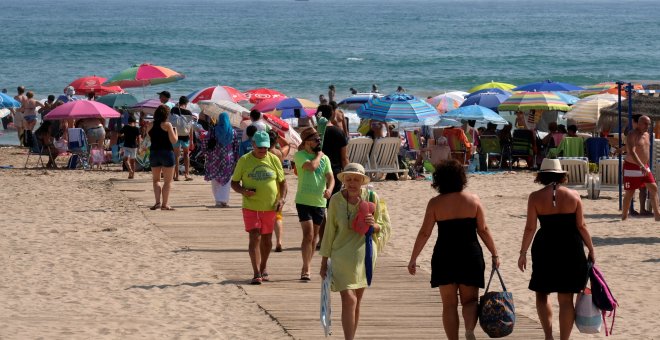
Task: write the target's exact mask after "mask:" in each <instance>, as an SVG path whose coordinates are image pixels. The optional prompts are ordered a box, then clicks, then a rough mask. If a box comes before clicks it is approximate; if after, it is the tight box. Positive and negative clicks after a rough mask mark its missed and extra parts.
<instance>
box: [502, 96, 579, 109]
mask: <svg viewBox="0 0 660 340" xmlns="http://www.w3.org/2000/svg"><path fill="white" fill-rule="evenodd" d="M498 109H499V111H531V110H546V111H553V110H556V111H568V110H569V108H568V104H566V103H564V102H563V101H562V100H561V98H559V97H558V96H557V95H556V94H554V93H551V92H516V93H514V94H513V95H511V97H509V98H507V99H506V100H505V101H504V102H502V104H500V106H499V107H498Z"/></svg>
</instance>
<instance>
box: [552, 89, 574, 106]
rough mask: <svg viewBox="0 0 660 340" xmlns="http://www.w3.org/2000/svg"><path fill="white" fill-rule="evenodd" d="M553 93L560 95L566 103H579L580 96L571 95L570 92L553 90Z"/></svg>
mask: <svg viewBox="0 0 660 340" xmlns="http://www.w3.org/2000/svg"><path fill="white" fill-rule="evenodd" d="M552 93H554V94H556V95H557V97H559V99H561V101H563V102H564V103H566V104H568V105H573V104H575V103H577V102H578V100H580V98H578V97H576V96H571V95H570V94H566V93H564V92H559V91H552Z"/></svg>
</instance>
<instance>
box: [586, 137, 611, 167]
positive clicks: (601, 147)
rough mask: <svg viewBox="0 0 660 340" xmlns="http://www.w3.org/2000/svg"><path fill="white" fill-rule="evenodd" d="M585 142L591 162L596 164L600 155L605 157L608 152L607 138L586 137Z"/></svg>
mask: <svg viewBox="0 0 660 340" xmlns="http://www.w3.org/2000/svg"><path fill="white" fill-rule="evenodd" d="M585 143H586V144H587V157H589V162H591V163H596V164H598V161H599V160H600V158H601V157H607V156H608V155H609V154H610V143H609V141H608V140H607V138H603V137H598V138H588V139H587V140H586V141H585Z"/></svg>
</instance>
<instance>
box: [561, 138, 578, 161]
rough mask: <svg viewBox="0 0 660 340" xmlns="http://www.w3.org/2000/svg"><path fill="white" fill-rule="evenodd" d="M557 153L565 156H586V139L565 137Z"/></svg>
mask: <svg viewBox="0 0 660 340" xmlns="http://www.w3.org/2000/svg"><path fill="white" fill-rule="evenodd" d="M557 153H558V154H559V155H562V156H563V157H584V140H583V139H582V137H564V139H562V140H561V143H559V147H557Z"/></svg>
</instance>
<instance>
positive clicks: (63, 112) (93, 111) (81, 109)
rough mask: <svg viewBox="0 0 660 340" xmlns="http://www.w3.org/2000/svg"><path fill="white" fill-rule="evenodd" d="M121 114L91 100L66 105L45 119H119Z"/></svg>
mask: <svg viewBox="0 0 660 340" xmlns="http://www.w3.org/2000/svg"><path fill="white" fill-rule="evenodd" d="M119 116H120V115H119V112H117V111H116V110H114V109H113V108H111V107H110V106H108V105H105V104H103V103H99V102H96V101H91V100H74V101H70V102H68V103H64V104H62V105H60V106H58V107H56V108H54V109H53V110H51V111H50V112H48V114H47V115H46V117H44V119H46V120H58V119H83V118H102V119H105V118H119Z"/></svg>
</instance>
